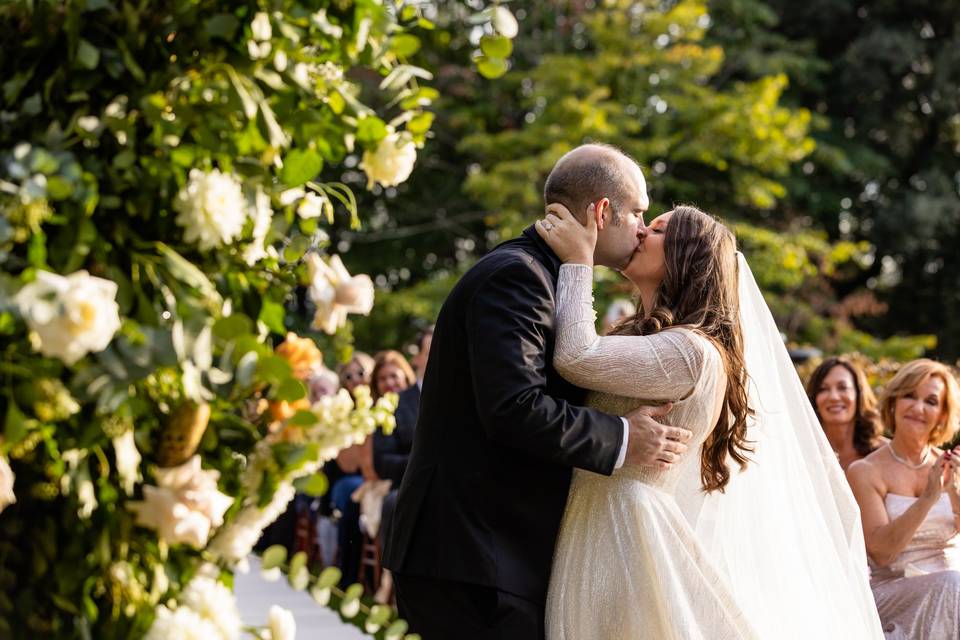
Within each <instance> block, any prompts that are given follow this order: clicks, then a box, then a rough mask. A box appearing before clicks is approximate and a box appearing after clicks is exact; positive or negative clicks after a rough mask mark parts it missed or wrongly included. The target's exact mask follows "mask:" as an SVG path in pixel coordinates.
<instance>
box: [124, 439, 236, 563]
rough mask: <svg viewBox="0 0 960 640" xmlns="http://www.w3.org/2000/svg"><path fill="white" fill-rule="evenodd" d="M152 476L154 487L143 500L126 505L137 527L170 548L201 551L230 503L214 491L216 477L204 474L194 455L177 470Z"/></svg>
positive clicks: (150, 486) (212, 472)
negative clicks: (151, 531)
mask: <svg viewBox="0 0 960 640" xmlns="http://www.w3.org/2000/svg"><path fill="white" fill-rule="evenodd" d="M156 476H157V486H152V485H147V486H145V487H144V488H143V498H144V499H143V500H141V501H134V502H131V503H130V504H129V509H130V510H131V511H133V512H134V513H136V515H137V524H138V525H140V526H141V527H146V528H148V529H155V530H156V531H157V533H158V535H159V536H160V537H161V538H163V539H164V540H166V541H167V542H169V543H171V544H177V543H184V544H188V545H190V546H193V547H195V548H198V549H202V548H203V547H205V546H206V545H207V540H208V539H209V536H210V532H211V531H212V530H213V529H216V528H217V527H219V526H220V525H222V524H223V514H224V513H225V512H226V511H227V509H228V508H229V507H230V505H231V504H232V503H233V498H231V497H230V496H228V495H225V494H223V493H221V492H220V491H219V490H218V489H217V478H219V477H220V474H219V473H218V472H217V471H204V470H203V469H202V468H201V466H200V456H199V455H195V456H193V457H192V458H190V459H189V460H188V461H186V462H184V463H183V464H182V465H180V466H178V467H170V468H168V469H160V470H159V471H157V474H156Z"/></svg>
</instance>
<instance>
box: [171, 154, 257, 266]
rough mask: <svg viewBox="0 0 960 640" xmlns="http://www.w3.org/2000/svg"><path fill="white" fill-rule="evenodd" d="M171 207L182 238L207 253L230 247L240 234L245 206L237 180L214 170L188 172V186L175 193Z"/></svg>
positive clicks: (245, 212)
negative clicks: (226, 245)
mask: <svg viewBox="0 0 960 640" xmlns="http://www.w3.org/2000/svg"><path fill="white" fill-rule="evenodd" d="M173 208H174V209H175V210H176V211H177V213H178V215H177V218H176V223H177V224H178V225H180V226H181V227H183V228H184V239H185V240H186V241H187V242H194V243H196V244H197V245H198V246H199V247H200V249H202V250H204V251H208V250H210V249H215V248H216V247H219V246H221V245H225V244H230V242H232V241H233V239H234V238H236V237H237V236H239V235H240V232H241V231H243V224H244V222H246V220H247V203H246V199H245V198H244V197H243V190H242V189H241V187H240V181H239V180H238V179H237V178H236V177H235V176H234V175H232V174H228V173H221V172H220V170H219V169H214V170H213V171H210V172H208V173H205V172H203V171H200V170H199V169H191V170H190V178H189V180H188V181H187V184H186V185H185V186H184V187H183V189H181V190H180V192H179V193H177V196H176V198H175V199H174V202H173Z"/></svg>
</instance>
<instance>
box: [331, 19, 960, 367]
mask: <svg viewBox="0 0 960 640" xmlns="http://www.w3.org/2000/svg"><path fill="white" fill-rule="evenodd" d="M509 7H510V9H511V10H512V11H513V12H514V13H515V14H516V15H517V17H518V18H519V25H520V33H519V35H518V37H516V38H515V39H514V40H513V46H514V48H513V50H512V52H511V53H510V58H509V65H510V68H509V70H508V71H507V73H506V74H505V75H503V76H502V77H500V78H498V79H496V80H494V81H489V80H486V79H484V78H483V77H481V76H480V75H479V73H478V65H477V64H475V60H474V58H475V57H476V56H477V54H478V48H479V47H478V44H479V38H480V36H481V35H482V34H481V32H480V29H479V28H478V29H477V30H476V31H475V32H471V31H470V30H469V29H464V27H463V25H464V22H465V20H467V19H468V18H467V17H468V16H469V14H470V13H472V11H473V8H472V7H471V6H470V4H469V3H460V2H450V3H440V4H438V5H436V4H431V5H426V6H425V11H426V12H428V13H429V14H430V15H431V18H432V19H434V20H435V22H436V24H437V29H435V30H433V31H430V32H423V33H421V34H420V35H421V38H420V42H419V50H418V51H416V53H415V54H414V56H413V60H415V62H416V63H417V64H420V65H422V66H424V67H425V68H428V69H430V70H431V71H432V72H433V73H434V74H435V75H436V80H435V86H437V88H438V89H439V90H440V94H441V95H442V96H443V97H442V98H441V99H440V100H439V101H438V102H437V103H436V105H435V107H436V108H435V113H436V120H435V121H434V124H433V129H432V137H431V138H430V139H429V140H428V141H427V145H426V148H425V150H424V152H423V153H421V154H420V157H419V160H418V165H417V167H416V169H415V171H414V174H413V176H412V178H411V179H410V180H409V181H408V182H406V183H404V184H403V185H401V186H400V187H398V188H390V189H386V190H384V189H380V188H379V187H378V188H376V189H375V190H374V191H373V192H364V190H363V189H362V188H361V187H362V183H363V180H364V176H363V174H362V172H360V171H356V170H347V171H345V172H344V173H343V175H341V176H338V178H339V179H342V180H343V181H344V182H346V183H348V184H351V185H353V186H355V187H356V191H357V193H358V196H359V197H360V198H361V202H360V203H359V204H360V208H361V209H362V210H366V211H367V212H368V213H369V215H368V216H367V217H366V219H365V227H364V229H363V230H362V232H359V233H358V232H356V231H353V230H351V229H350V228H349V225H348V224H346V223H344V224H343V225H341V226H337V227H335V229H334V231H333V234H332V236H333V237H332V244H333V246H334V247H336V248H337V249H338V250H340V251H345V250H347V249H349V250H350V253H349V256H348V257H347V263H348V267H349V268H350V270H351V271H353V272H368V273H370V274H371V275H372V276H373V277H374V278H375V281H376V284H377V287H378V294H377V303H376V307H375V309H374V312H373V313H371V314H370V316H369V317H368V318H360V319H358V320H357V321H356V322H355V326H354V333H355V335H356V338H357V345H358V347H359V348H364V349H368V350H375V349H378V348H382V347H391V346H395V345H397V344H401V343H402V342H404V341H405V340H408V339H409V338H410V337H411V336H412V335H413V334H414V333H415V331H416V330H417V327H419V326H421V325H424V324H428V323H430V322H431V321H432V320H433V318H434V317H435V315H436V313H437V312H438V310H439V308H440V305H441V304H442V302H443V299H444V297H445V295H446V293H447V291H448V290H449V288H450V287H451V286H452V284H453V283H454V282H455V281H456V278H457V277H458V276H459V275H460V274H461V273H462V272H463V271H464V270H465V269H466V268H468V267H469V265H471V264H472V263H473V262H474V261H475V260H476V259H477V257H478V256H480V255H483V254H484V253H485V252H487V251H488V250H490V249H491V248H492V247H494V246H495V245H496V244H497V243H498V242H500V241H502V240H504V239H507V238H509V237H511V236H513V235H515V234H516V233H517V232H518V231H519V230H521V229H522V228H523V227H524V226H525V225H527V224H529V223H530V222H532V220H533V219H535V218H536V217H537V216H538V214H539V213H540V211H541V209H542V202H541V196H540V194H541V189H542V185H543V180H544V178H545V176H546V173H547V171H548V170H549V168H550V167H551V165H552V164H553V163H554V162H555V160H556V159H557V158H558V157H559V156H560V155H561V154H562V153H564V152H565V151H567V150H568V149H570V148H572V147H573V146H575V145H577V144H579V143H582V142H586V141H593V140H599V141H605V142H609V143H612V144H615V145H618V146H620V147H622V148H624V149H625V150H626V151H627V152H629V153H630V154H631V155H633V156H634V157H635V158H636V159H637V160H638V161H639V162H640V163H641V165H642V166H643V168H644V172H645V174H646V176H647V181H648V184H649V188H650V194H651V198H652V200H653V206H652V208H651V211H650V214H649V216H648V221H649V220H650V219H652V217H653V216H656V215H658V214H659V213H661V212H663V211H666V210H668V209H669V208H671V206H672V204H673V203H680V202H683V203H695V204H697V205H698V206H700V207H701V208H704V209H705V210H707V211H709V212H711V213H713V214H715V215H717V216H719V217H721V218H722V219H724V220H725V221H728V222H730V223H731V224H733V225H735V227H736V230H737V233H738V236H739V240H740V244H741V247H742V248H743V250H744V252H745V254H746V255H747V257H748V259H749V261H750V263H751V265H752V267H753V269H754V271H755V273H756V275H757V278H758V280H759V281H760V283H761V286H763V288H764V290H765V291H766V293H767V295H768V301H769V303H770V304H771V307H772V309H773V310H774V314H775V315H776V317H777V320H778V323H779V325H780V327H781V329H782V330H783V331H784V332H785V333H786V334H787V336H788V339H789V341H790V342H791V343H792V344H794V345H795V346H813V347H816V348H817V349H819V350H821V351H822V352H824V353H836V352H847V351H852V350H856V351H860V352H862V353H864V354H866V355H868V356H870V357H872V358H874V359H880V358H884V357H891V358H895V359H900V360H903V359H909V358H912V357H916V356H919V355H921V354H924V353H926V354H928V355H934V356H938V357H941V358H944V359H948V360H955V359H956V358H958V357H960V287H958V286H957V285H958V284H960V282H958V280H960V275H958V274H960V269H958V266H960V264H958V263H960V251H958V250H957V245H958V240H960V225H958V218H960V31H958V25H960V3H958V2H957V1H955V0H897V1H893V0H873V1H871V0H857V1H854V0H807V1H805V2H794V1H791V0H713V1H711V2H705V1H703V0H676V1H657V0H645V1H642V2H626V1H620V0H612V1H608V2H593V1H583V0H569V1H560V2H534V1H527V0H515V1H513V2H511V3H509ZM414 46H415V44H414ZM479 70H480V71H484V70H485V69H483V68H482V67H479ZM495 73H496V72H494V74H495ZM602 279H603V281H604V283H605V284H604V285H603V286H602V287H601V288H600V289H601V290H600V291H598V302H599V303H600V304H601V305H602V304H603V303H604V302H606V301H608V300H610V299H611V297H612V296H614V295H629V290H628V289H626V288H624V286H623V284H622V282H621V281H620V280H619V277H617V276H616V275H614V274H609V276H608V277H604V278H602Z"/></svg>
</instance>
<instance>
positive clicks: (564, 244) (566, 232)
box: [535, 202, 597, 266]
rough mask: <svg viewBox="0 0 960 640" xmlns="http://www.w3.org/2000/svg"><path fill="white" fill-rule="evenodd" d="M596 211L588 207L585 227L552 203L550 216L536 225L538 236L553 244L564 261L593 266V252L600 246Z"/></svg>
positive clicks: (566, 210)
mask: <svg viewBox="0 0 960 640" xmlns="http://www.w3.org/2000/svg"><path fill="white" fill-rule="evenodd" d="M594 212H595V208H594V205H593V204H591V205H590V206H589V207H588V208H587V224H586V226H584V225H583V224H581V223H580V221H578V220H577V219H576V218H575V217H574V216H573V214H572V213H570V210H569V209H567V208H566V207H565V206H563V205H562V204H559V203H556V202H553V203H550V204H548V205H547V215H546V217H545V218H544V219H542V220H538V221H537V222H536V224H535V228H536V230H537V233H538V234H539V235H540V237H541V238H543V239H544V241H545V242H546V243H547V244H548V245H550V248H551V249H553V251H554V253H556V254H557V257H558V258H560V259H561V260H562V261H563V262H568V263H573V264H585V265H588V266H593V251H594V248H595V247H596V244H597V222H596V216H595V215H594Z"/></svg>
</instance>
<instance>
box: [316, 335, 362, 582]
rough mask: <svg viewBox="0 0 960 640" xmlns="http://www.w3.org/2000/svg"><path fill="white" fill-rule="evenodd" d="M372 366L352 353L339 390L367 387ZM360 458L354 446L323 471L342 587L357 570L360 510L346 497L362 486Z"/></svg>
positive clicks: (339, 371)
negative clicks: (327, 483)
mask: <svg viewBox="0 0 960 640" xmlns="http://www.w3.org/2000/svg"><path fill="white" fill-rule="evenodd" d="M373 366H374V362H373V358H371V357H370V356H369V355H368V354H366V353H364V352H362V351H354V352H353V357H352V358H350V360H348V361H347V362H346V363H344V364H342V365H340V366H338V367H337V374H338V375H339V376H340V386H341V387H342V388H344V389H346V390H347V391H349V392H350V393H353V391H354V389H356V388H357V387H359V386H360V385H368V386H369V385H370V380H371V376H372V375H373ZM362 457H363V446H362V445H354V446H352V447H347V448H346V449H344V450H343V451H341V452H340V453H339V454H337V458H336V463H327V464H326V465H324V468H323V470H324V473H326V475H327V477H328V478H329V480H330V487H331V488H330V502H331V505H332V507H333V511H334V515H335V516H336V517H337V522H338V523H337V548H338V549H339V557H340V561H339V567H340V570H341V571H342V572H343V578H342V580H341V584H343V585H350V584H353V583H354V582H356V581H357V571H358V569H359V558H360V542H361V536H360V529H359V525H358V524H357V523H358V521H359V518H360V508H359V507H358V506H357V504H356V503H355V502H353V500H352V499H351V498H350V496H352V495H353V492H354V491H356V490H357V488H359V487H360V485H361V484H363V475H362V474H361V473H360V462H361V459H362Z"/></svg>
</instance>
